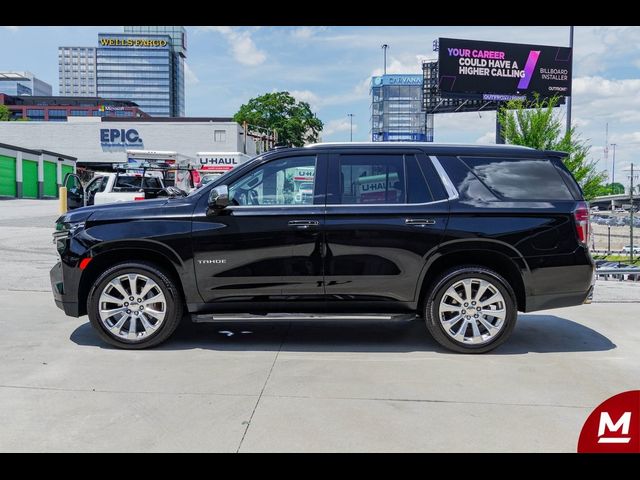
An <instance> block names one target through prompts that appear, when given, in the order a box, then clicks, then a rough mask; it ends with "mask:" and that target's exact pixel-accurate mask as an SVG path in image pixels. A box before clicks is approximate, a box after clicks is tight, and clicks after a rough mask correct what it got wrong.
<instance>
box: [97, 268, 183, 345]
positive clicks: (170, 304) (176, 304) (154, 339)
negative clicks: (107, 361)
mask: <svg viewBox="0 0 640 480" xmlns="http://www.w3.org/2000/svg"><path fill="white" fill-rule="evenodd" d="M125 273H138V274H143V275H146V276H147V277H149V278H150V279H152V280H153V281H154V282H156V283H157V285H158V287H159V288H160V289H161V290H162V293H163V294H164V297H165V300H166V303H167V305H166V314H165V318H164V321H163V323H162V325H160V327H159V328H158V330H157V331H155V332H153V334H151V335H149V337H148V338H144V339H142V340H138V341H130V340H127V339H125V338H119V337H116V336H115V335H114V334H112V333H111V332H109V331H108V330H107V328H105V326H104V325H103V323H102V322H101V320H100V316H99V313H98V310H99V298H100V294H101V292H102V290H103V289H104V288H105V287H106V285H107V284H108V283H109V282H110V281H111V280H112V279H114V278H115V277H117V276H119V275H123V274H125ZM183 311H184V305H183V299H182V293H181V291H180V288H179V287H178V285H177V284H176V281H175V280H174V279H173V278H172V276H171V275H168V274H167V273H165V272H164V271H163V270H162V269H161V268H159V267H158V266H157V265H155V264H153V263H149V262H134V261H130V262H123V263H119V264H117V265H114V266H113V267H110V268H108V269H107V270H105V271H104V272H103V273H102V274H101V275H100V276H99V277H98V278H97V280H96V281H95V282H94V284H93V286H92V288H91V291H90V292H89V296H88V298H87V312H88V315H89V320H90V321H91V325H92V326H93V328H95V329H96V331H97V332H98V334H99V335H100V337H101V338H102V339H103V340H104V341H105V342H107V343H109V344H111V345H114V346H116V347H118V348H124V349H128V350H140V349H143V348H149V347H155V346H156V345H159V344H160V343H162V342H164V341H165V340H167V339H168V338H169V337H170V336H171V335H172V334H173V332H174V331H175V329H176V328H177V327H178V324H179V323H180V320H181V319H182V315H183Z"/></svg>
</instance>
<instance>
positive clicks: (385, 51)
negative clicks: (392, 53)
mask: <svg viewBox="0 0 640 480" xmlns="http://www.w3.org/2000/svg"><path fill="white" fill-rule="evenodd" d="M388 48H389V45H387V44H386V43H385V44H383V45H382V51H383V52H384V70H383V71H384V75H386V74H387V49H388Z"/></svg>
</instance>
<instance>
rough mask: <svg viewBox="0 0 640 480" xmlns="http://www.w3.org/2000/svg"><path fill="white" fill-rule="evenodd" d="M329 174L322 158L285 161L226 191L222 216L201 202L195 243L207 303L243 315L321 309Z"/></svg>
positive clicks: (269, 164)
mask: <svg viewBox="0 0 640 480" xmlns="http://www.w3.org/2000/svg"><path fill="white" fill-rule="evenodd" d="M324 169H326V162H325V161H324V159H323V157H322V156H317V155H299V154H298V155H295V156H283V157H279V158H277V159H272V160H268V161H267V162H266V163H262V164H259V165H257V166H256V167H255V168H253V169H252V170H250V171H249V172H247V173H246V174H245V175H243V176H242V177H241V178H239V179H237V180H235V181H234V182H233V183H231V184H230V185H228V188H229V206H228V207H227V208H225V209H223V210H222V211H220V212H218V213H213V212H211V211H210V210H208V209H207V198H203V200H202V201H201V202H200V203H199V205H198V207H197V210H196V214H195V218H194V222H193V242H194V243H193V245H194V261H195V271H196V277H197V282H198V289H199V291H200V294H201V295H202V297H203V299H204V301H205V302H207V303H215V304H216V307H217V308H216V309H220V310H222V309H228V310H229V311H242V312H247V311H258V310H260V308H261V306H263V307H264V308H265V309H274V308H277V309H278V310H279V311H295V310H296V309H298V310H300V307H301V306H300V304H299V303H298V302H301V301H305V302H307V307H308V308H307V309H309V310H316V309H317V310H321V309H322V307H323V300H324V285H323V271H322V269H323V262H322V253H323V238H322V228H323V225H324V191H325V188H326V173H325V170H324ZM293 301H295V302H296V303H293ZM274 303H277V304H278V305H277V306H276V305H274Z"/></svg>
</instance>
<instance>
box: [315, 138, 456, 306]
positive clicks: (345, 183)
mask: <svg viewBox="0 0 640 480" xmlns="http://www.w3.org/2000/svg"><path fill="white" fill-rule="evenodd" d="M419 159H422V160H424V159H425V157H424V155H423V154H422V152H421V151H419V150H412V149H406V148H405V149H390V148H384V149H371V150H362V149H359V150H353V151H352V152H351V151H348V150H347V151H345V152H342V153H340V154H334V155H333V156H332V158H331V159H330V161H329V174H328V187H327V208H326V220H325V222H326V223H325V238H326V252H325V290H326V294H327V302H328V307H329V308H330V309H336V310H343V309H345V308H351V307H354V308H355V309H360V310H362V309H367V308H368V309H370V310H371V311H383V310H396V309H398V310H403V309H405V308H406V307H407V305H406V304H407V303H408V302H413V301H415V299H416V296H417V291H416V290H417V284H418V279H419V278H420V275H421V271H422V269H423V266H424V264H425V259H426V257H427V256H428V255H429V254H430V253H431V252H433V251H434V250H435V249H436V248H437V246H438V244H439V243H440V241H441V238H442V236H443V233H444V231H445V228H446V226H447V220H448V212H449V205H448V200H447V199H446V194H445V193H444V188H443V187H442V184H441V183H440V181H439V180H438V178H437V177H436V172H435V170H434V169H433V166H431V164H430V163H429V162H428V159H426V162H419V161H418V160H419ZM371 302H375V303H377V304H376V305H373V304H372V303H371ZM347 304H349V305H347Z"/></svg>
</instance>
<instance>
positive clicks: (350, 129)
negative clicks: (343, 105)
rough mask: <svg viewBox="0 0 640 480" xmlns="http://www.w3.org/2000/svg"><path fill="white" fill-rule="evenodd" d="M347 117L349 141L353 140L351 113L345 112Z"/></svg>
mask: <svg viewBox="0 0 640 480" xmlns="http://www.w3.org/2000/svg"><path fill="white" fill-rule="evenodd" d="M347 116H348V117H349V141H350V142H353V113H347Z"/></svg>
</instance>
